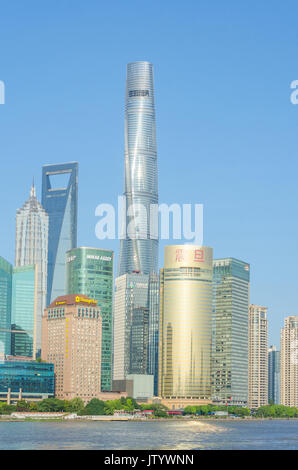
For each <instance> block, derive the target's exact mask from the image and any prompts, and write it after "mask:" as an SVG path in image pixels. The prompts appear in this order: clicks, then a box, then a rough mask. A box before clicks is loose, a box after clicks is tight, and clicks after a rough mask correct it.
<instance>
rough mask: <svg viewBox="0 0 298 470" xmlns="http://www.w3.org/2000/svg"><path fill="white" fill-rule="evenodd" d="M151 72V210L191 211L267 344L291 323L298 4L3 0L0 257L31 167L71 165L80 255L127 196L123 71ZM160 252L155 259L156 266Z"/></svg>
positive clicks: (112, 244) (296, 256)
mask: <svg viewBox="0 0 298 470" xmlns="http://www.w3.org/2000/svg"><path fill="white" fill-rule="evenodd" d="M135 60H148V61H151V62H152V63H153V64H154V67H155V91H156V111H157V139H158V158H159V193H160V202H165V203H168V204H170V203H173V202H178V203H203V204H204V243H205V244H206V245H209V246H212V247H213V248H214V255H215V257H217V258H219V257H228V256H232V257H236V258H239V259H243V260H245V261H247V262H249V263H250V264H251V302H252V303H257V304H261V305H266V306H268V307H269V320H270V328H269V330H270V342H274V343H277V344H279V333H280V328H281V326H282V324H283V318H284V316H285V315H289V314H297V313H298V298H297V293H298V288H297V287H298V270H297V265H298V250H297V239H298V237H297V235H298V220H297V199H298V197H297V196H298V184H297V169H298V165H297V155H298V106H294V105H292V104H291V102H290V92H291V90H290V83H291V82H292V80H295V79H298V4H297V1H294V0H293V1H292V0H287V1H286V2H281V1H280V0H278V1H277V0H271V1H270V2H268V0H262V1H260V0H251V1H249V2H248V1H247V2H239V0H227V1H225V2H224V1H222V0H216V1H212V0H205V1H200V0H184V1H183V2H182V1H181V0H179V1H177V0H159V1H156V0H150V1H148V0H147V1H146V2H145V1H142V0H138V1H132V0H112V1H109V2H107V1H103V0H101V1H100V0H87V1H86V2H82V1H81V0H68V1H66V0H51V1H49V0H48V1H42V2H41V1H40V0H26V1H24V0H11V1H8V0H6V1H4V0H3V1H2V2H1V4H0V80H3V81H4V82H5V84H6V104H5V105H4V106H2V105H1V106H0V155H1V173H0V178H1V184H0V195H1V198H0V201H1V231H0V247H1V249H0V254H1V255H2V256H4V257H5V258H7V259H8V260H9V261H11V262H12V261H13V258H14V237H15V231H14V225H15V211H16V209H17V208H18V207H20V206H21V205H22V204H23V202H24V200H25V199H26V198H27V197H28V194H29V189H30V184H31V180H32V176H34V177H35V180H36V185H37V191H38V196H39V197H40V189H41V187H40V186H41V166H42V164H45V163H58V162H65V161H73V160H77V161H78V162H79V164H80V167H79V226H78V243H79V245H90V246H101V247H103V248H112V249H114V250H115V252H116V253H118V249H119V243H118V241H109V240H107V241H104V242H100V241H99V240H97V238H96V237H95V233H94V228H95V224H96V221H97V220H96V218H95V215H94V211H95V207H96V206H97V205H98V204H99V203H101V202H110V203H113V204H115V203H116V201H117V196H118V194H121V193H122V188H123V146H124V119H123V118H124V92H125V75H126V64H127V63H128V62H130V61H135ZM162 248H163V244H162V243H161V249H160V259H161V263H162V258H163V250H162Z"/></svg>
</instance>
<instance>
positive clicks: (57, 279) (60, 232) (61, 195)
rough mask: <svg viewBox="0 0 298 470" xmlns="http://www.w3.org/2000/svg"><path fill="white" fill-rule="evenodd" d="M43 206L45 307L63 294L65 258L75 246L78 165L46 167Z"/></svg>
mask: <svg viewBox="0 0 298 470" xmlns="http://www.w3.org/2000/svg"><path fill="white" fill-rule="evenodd" d="M42 206H43V208H44V209H45V211H46V212H47V213H48V215H49V239H48V279H47V305H49V304H50V303H51V302H52V301H53V300H54V299H55V298H56V297H59V296H61V295H64V294H65V255H66V252H67V251H68V250H70V249H72V248H75V247H76V246H77V212H78V163H77V162H71V163H61V164H57V165H45V166H43V169H42Z"/></svg>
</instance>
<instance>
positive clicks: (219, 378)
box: [212, 258, 250, 405]
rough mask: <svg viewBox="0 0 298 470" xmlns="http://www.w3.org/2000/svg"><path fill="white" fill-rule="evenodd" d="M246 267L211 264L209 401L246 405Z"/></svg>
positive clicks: (221, 261)
mask: <svg viewBox="0 0 298 470" xmlns="http://www.w3.org/2000/svg"><path fill="white" fill-rule="evenodd" d="M249 269H250V268H249V264H248V263H245V262H244V261H240V260H237V259H234V258H223V259H217V260H214V263H213V307H212V310H213V331H212V398H213V400H214V401H215V402H216V403H218V404H226V403H228V404H231V405H247V401H248V307H249Z"/></svg>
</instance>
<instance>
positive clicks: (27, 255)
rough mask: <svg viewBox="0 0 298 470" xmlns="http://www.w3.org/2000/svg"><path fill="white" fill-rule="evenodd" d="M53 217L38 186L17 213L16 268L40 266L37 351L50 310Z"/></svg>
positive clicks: (38, 273) (38, 270)
mask: <svg viewBox="0 0 298 470" xmlns="http://www.w3.org/2000/svg"><path fill="white" fill-rule="evenodd" d="M48 230H49V217H48V214H47V213H46V211H45V210H44V209H43V207H42V205H41V204H40V202H39V201H38V200H37V199H36V192H35V186H34V183H33V184H32V187H31V191H30V198H29V199H28V201H26V202H25V204H24V205H23V207H22V208H21V209H18V210H17V214H16V246H15V266H17V267H18V266H28V265H37V305H36V312H37V313H36V325H35V328H34V329H35V334H34V337H35V341H36V344H35V350H36V351H37V352H38V351H39V350H40V348H41V317H42V314H43V311H44V309H45V308H46V306H47V305H46V294H47V262H48Z"/></svg>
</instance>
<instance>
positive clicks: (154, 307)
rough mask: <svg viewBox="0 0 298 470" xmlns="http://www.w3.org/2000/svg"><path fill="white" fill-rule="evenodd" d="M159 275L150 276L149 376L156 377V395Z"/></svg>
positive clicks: (155, 389)
mask: <svg viewBox="0 0 298 470" xmlns="http://www.w3.org/2000/svg"><path fill="white" fill-rule="evenodd" d="M158 340H159V275H158V274H156V273H151V274H150V276H149V349H148V374H150V375H153V376H154V394H155V395H157V394H158V342H159V341H158Z"/></svg>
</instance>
